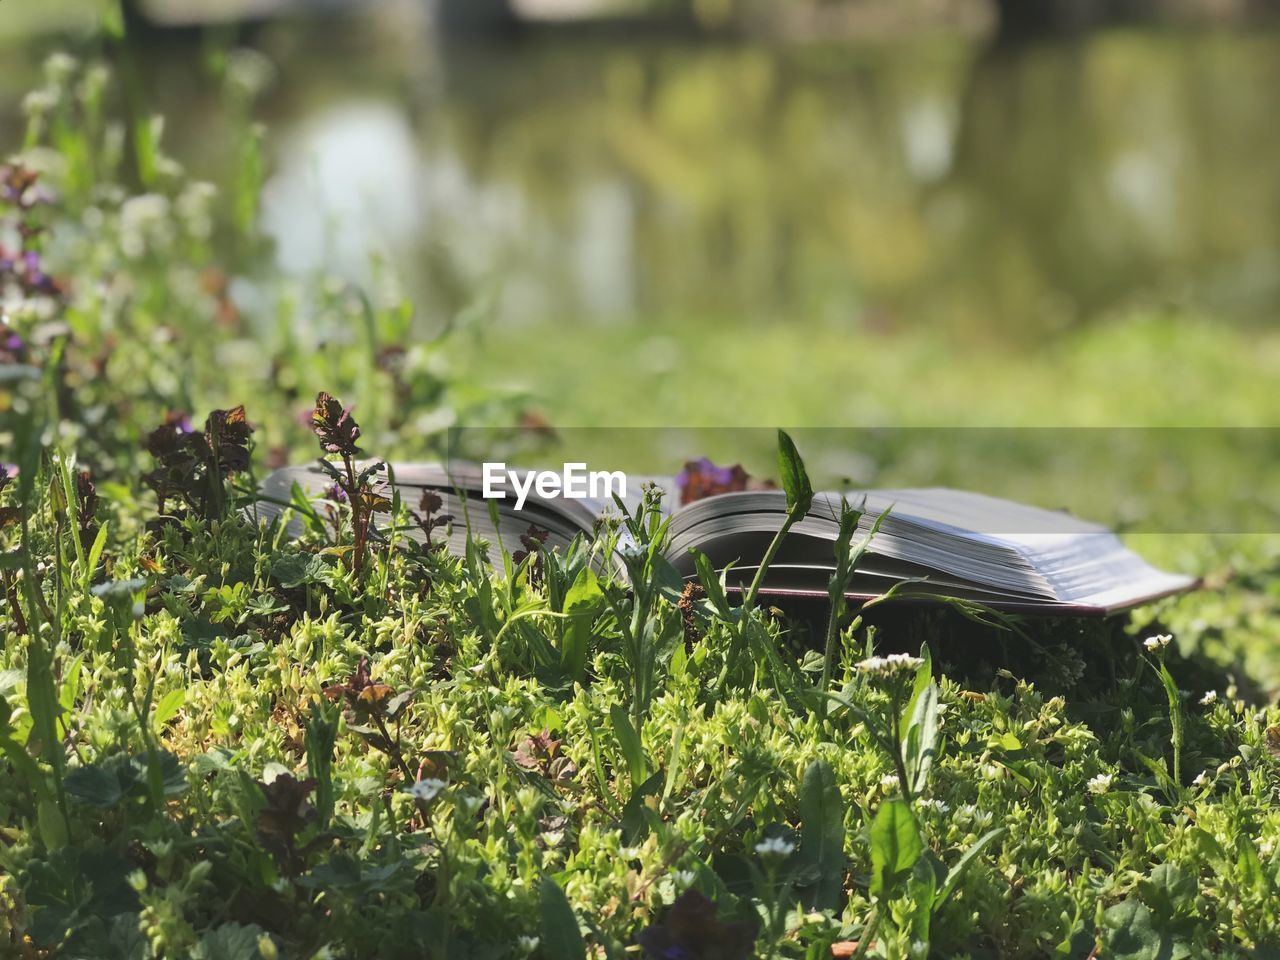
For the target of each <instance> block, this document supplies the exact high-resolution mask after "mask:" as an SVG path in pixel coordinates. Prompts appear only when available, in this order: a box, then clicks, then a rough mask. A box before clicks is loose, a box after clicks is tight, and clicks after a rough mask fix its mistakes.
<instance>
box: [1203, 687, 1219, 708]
mask: <svg viewBox="0 0 1280 960" xmlns="http://www.w3.org/2000/svg"><path fill="white" fill-rule="evenodd" d="M1217 702H1218V691H1217V690H1206V691H1205V692H1204V696H1203V697H1201V698H1200V706H1202V707H1211V706H1213V705H1214V704H1215V703H1217Z"/></svg>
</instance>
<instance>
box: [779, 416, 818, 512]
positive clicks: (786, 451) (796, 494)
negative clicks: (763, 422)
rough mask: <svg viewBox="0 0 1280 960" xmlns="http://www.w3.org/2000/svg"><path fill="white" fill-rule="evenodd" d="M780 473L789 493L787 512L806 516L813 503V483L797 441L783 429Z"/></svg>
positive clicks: (780, 436) (780, 439)
mask: <svg viewBox="0 0 1280 960" xmlns="http://www.w3.org/2000/svg"><path fill="white" fill-rule="evenodd" d="M778 473H779V475H780V476H781V477H782V489H783V490H784V491H786V494H787V512H788V513H790V514H791V515H792V516H804V515H805V514H806V513H808V512H809V507H810V506H811V505H812V503H813V485H812V484H811V483H810V482H809V474H808V471H806V470H805V468H804V461H803V460H802V459H800V451H799V450H797V449H796V445H795V442H794V441H793V440H792V439H791V438H790V437H789V436H787V434H786V432H785V431H783V430H779V431H778Z"/></svg>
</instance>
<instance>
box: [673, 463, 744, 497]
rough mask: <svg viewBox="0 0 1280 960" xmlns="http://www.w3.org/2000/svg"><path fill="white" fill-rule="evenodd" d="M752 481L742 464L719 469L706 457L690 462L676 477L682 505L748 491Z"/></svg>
mask: <svg viewBox="0 0 1280 960" xmlns="http://www.w3.org/2000/svg"><path fill="white" fill-rule="evenodd" d="M750 479H751V478H750V477H748V476H747V471H746V470H744V469H742V464H740V463H735V464H734V465H733V466H732V467H717V466H716V465H715V464H714V463H712V462H711V461H710V460H708V459H707V458H706V457H702V458H701V459H698V460H690V461H689V462H688V463H686V464H685V465H684V469H683V470H681V471H680V473H679V474H678V475H677V476H676V486H678V487H679V488H680V505H681V506H684V505H686V504H690V503H693V502H694V501H695V500H702V499H704V498H706V497H714V496H716V495H717V494H720V493H736V492H738V491H740V490H746V489H747V484H748V482H749V481H750Z"/></svg>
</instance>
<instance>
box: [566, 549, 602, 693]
mask: <svg viewBox="0 0 1280 960" xmlns="http://www.w3.org/2000/svg"><path fill="white" fill-rule="evenodd" d="M604 600H605V597H604V592H603V591H602V590H601V589H600V581H599V579H598V578H597V577H596V575H595V573H594V572H593V571H592V570H591V568H590V567H583V568H582V569H581V570H580V571H578V575H577V576H576V577H575V578H574V580H573V584H572V585H571V586H570V587H569V590H568V592H567V593H566V594H565V598H564V608H563V611H564V613H566V614H569V616H570V619H569V620H568V622H567V624H566V626H565V628H564V633H563V640H562V644H561V647H560V668H561V669H562V670H564V672H565V673H566V674H568V676H569V677H570V678H572V679H574V680H577V681H578V682H580V683H581V682H582V681H583V680H584V679H585V677H586V672H587V656H588V655H589V653H590V649H591V636H592V624H593V623H594V621H595V615H596V611H597V610H598V609H599V608H600V606H601V605H602V604H603V603H604Z"/></svg>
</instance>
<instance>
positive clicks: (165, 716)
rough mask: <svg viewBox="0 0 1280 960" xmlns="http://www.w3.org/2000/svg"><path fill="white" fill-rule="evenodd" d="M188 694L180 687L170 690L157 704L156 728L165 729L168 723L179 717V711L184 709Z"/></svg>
mask: <svg viewBox="0 0 1280 960" xmlns="http://www.w3.org/2000/svg"><path fill="white" fill-rule="evenodd" d="M186 699H187V692H186V690H185V689H184V688H182V687H178V688H177V689H175V690H170V691H169V692H168V693H166V694H165V695H164V696H163V697H161V698H160V702H159V703H157V704H156V713H155V724H156V728H157V729H159V728H160V727H163V726H164V725H165V724H166V723H168V722H169V721H170V720H172V719H173V718H174V717H176V716H177V715H178V711H179V710H181V709H182V705H183V704H184V703H185V702H186Z"/></svg>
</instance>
